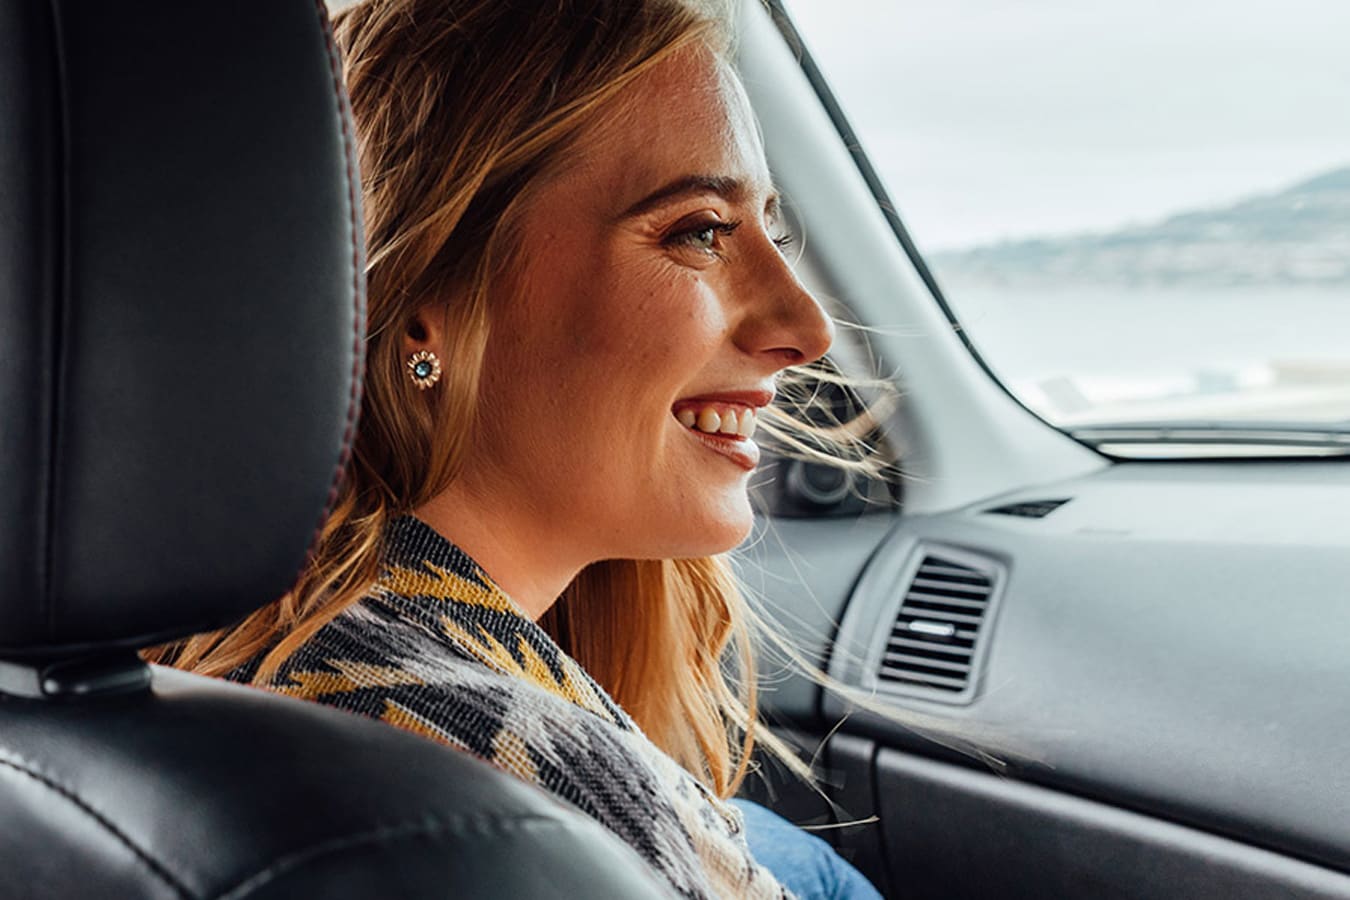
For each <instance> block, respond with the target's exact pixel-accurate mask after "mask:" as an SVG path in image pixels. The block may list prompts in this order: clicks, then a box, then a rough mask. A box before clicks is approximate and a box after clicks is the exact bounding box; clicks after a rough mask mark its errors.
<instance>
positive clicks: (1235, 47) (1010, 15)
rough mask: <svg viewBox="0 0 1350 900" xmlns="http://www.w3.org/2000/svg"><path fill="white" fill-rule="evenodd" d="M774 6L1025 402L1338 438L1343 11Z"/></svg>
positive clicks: (1154, 1)
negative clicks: (786, 16) (787, 19)
mask: <svg viewBox="0 0 1350 900" xmlns="http://www.w3.org/2000/svg"><path fill="white" fill-rule="evenodd" d="M787 8H788V11H789V13H790V15H791V16H792V18H793V21H794V23H795V24H796V26H797V28H798V29H799V30H800V32H801V34H802V37H803V41H804V43H805V45H806V47H807V49H808V50H809V51H810V52H811V53H812V55H813V57H814V58H815V60H816V62H817V64H818V65H819V66H820V68H821V69H822V71H823V72H824V74H825V76H826V78H827V79H828V80H829V83H830V86H831V88H832V89H833V91H834V92H835V94H836V96H837V98H838V100H839V101H840V104H841V106H842V107H843V109H844V111H845V114H846V115H847V116H848V117H849V120H850V122H851V124H852V125H853V127H854V128H855V130H856V131H857V132H858V135H859V137H860V139H861V141H862V144H863V146H864V147H865V149H866V151H867V153H868V156H869V158H870V160H871V162H872V164H873V166H874V167H875V168H876V169H877V171H878V173H879V174H880V176H881V178H882V180H883V181H884V182H885V184H886V187H887V190H888V192H889V194H890V196H891V199H892V200H893V201H894V203H895V205H896V207H897V209H898V210H899V212H900V215H901V217H902V218H903V220H904V221H905V224H906V226H907V228H908V230H909V231H910V233H911V235H912V236H913V237H914V239H915V242H916V244H917V245H918V247H919V249H920V251H921V252H922V254H923V255H924V258H925V259H926V260H927V262H928V264H929V265H930V267H931V268H932V269H933V271H934V274H935V275H936V277H937V280H938V282H939V284H940V286H941V287H942V289H943V292H944V294H945V296H946V298H947V300H948V302H949V303H950V305H951V307H952V309H953V311H954V313H955V315H956V317H957V319H958V320H959V322H960V324H961V327H963V328H964V329H965V330H966V331H967V333H968V334H969V336H970V337H971V340H972V343H973V344H974V345H975V347H976V349H977V350H978V351H979V352H980V354H981V356H983V357H984V359H985V360H986V362H987V363H988V364H989V366H990V368H991V369H992V370H993V371H994V373H995V374H996V375H997V376H998V377H999V378H1000V379H1002V380H1003V382H1004V383H1005V385H1007V386H1008V387H1009V389H1010V390H1012V391H1013V393H1014V394H1016V395H1017V396H1018V397H1019V398H1020V399H1022V401H1023V402H1024V403H1026V404H1027V405H1028V406H1030V407H1031V408H1032V409H1034V410H1035V411H1037V412H1038V413H1039V414H1041V415H1042V416H1044V417H1045V418H1046V419H1048V420H1049V421H1051V422H1053V423H1055V424H1057V425H1060V426H1063V427H1066V428H1068V429H1069V430H1082V429H1088V430H1090V429H1091V428H1093V427H1096V428H1098V429H1099V430H1100V429H1101V427H1102V426H1104V425H1107V424H1112V425H1119V424H1129V425H1132V426H1135V427H1138V428H1142V427H1143V424H1144V423H1160V422H1162V423H1173V424H1174V425H1175V424H1177V423H1185V424H1187V425H1189V426H1193V427H1195V428H1204V427H1212V428H1219V427H1221V426H1222V427H1223V428H1224V429H1226V430H1229V431H1233V430H1235V429H1236V430H1238V431H1248V432H1252V433H1255V432H1259V431H1261V430H1262V429H1264V430H1265V431H1266V432H1267V433H1273V432H1274V429H1273V428H1272V427H1270V426H1272V425H1274V424H1283V425H1286V426H1287V425H1290V424H1293V425H1297V426H1300V427H1302V428H1304V429H1306V430H1311V429H1317V430H1322V431H1332V430H1334V429H1336V428H1342V427H1343V428H1346V429H1350V52H1347V50H1346V47H1347V44H1346V41H1347V37H1350V3H1347V2H1345V0H1111V2H1106V0H1022V2H1018V3H1007V2H1003V0H943V2H940V3H933V2H926V0H925V2H918V0H829V2H826V0H788V2H787ZM1084 433H1086V432H1084Z"/></svg>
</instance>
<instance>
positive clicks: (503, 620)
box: [162, 0, 870, 898]
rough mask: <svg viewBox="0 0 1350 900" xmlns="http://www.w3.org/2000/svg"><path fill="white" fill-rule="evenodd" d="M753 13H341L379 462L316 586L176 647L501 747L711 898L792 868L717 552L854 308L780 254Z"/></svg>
mask: <svg viewBox="0 0 1350 900" xmlns="http://www.w3.org/2000/svg"><path fill="white" fill-rule="evenodd" d="M725 21H726V18H725V15H724V14H722V13H721V12H719V11H717V10H714V9H706V8H701V7H699V6H697V5H696V4H695V3H693V2H685V0H644V2H635V0H626V2H625V0H559V2H556V3H551V4H547V5H543V6H540V5H539V4H537V3H535V2H533V0H514V2H512V0H368V2H365V3H360V4H358V5H356V6H355V7H353V8H351V9H349V10H347V11H345V12H344V13H342V14H341V15H340V16H339V17H338V18H337V21H336V27H335V31H336V37H337V40H338V43H339V46H340V48H341V49H342V51H343V54H344V57H345V66H346V77H347V83H348V86H349V90H350V94H351V100H352V109H353V117H354V120H355V122H356V126H357V131H358V135H357V136H358V139H359V146H360V152H361V164H362V176H363V181H364V185H365V214H366V220H367V238H368V241H369V270H368V274H369V345H368V351H367V352H368V371H367V375H366V383H365V397H366V400H365V403H364V408H363V418H362V421H361V424H360V430H359V434H358V437H357V441H356V451H355V454H354V461H353V464H352V468H351V471H350V472H349V474H348V477H347V478H346V480H345V482H344V483H343V485H342V488H341V496H340V498H339V502H338V503H337V507H336V511H335V513H334V515H333V516H332V518H331V519H330V520H329V522H328V523H327V525H326V527H325V530H324V532H323V534H322V536H321V539H320V541H319V544H318V546H317V549H316V551H315V553H314V556H313V559H312V561H311V563H310V565H309V567H308V569H307V570H306V572H305V573H304V574H303V576H302V578H301V580H300V582H299V583H298V585H297V586H296V588H295V589H294V590H293V591H292V593H291V594H289V595H288V596H286V597H284V598H283V599H282V600H280V601H279V602H277V603H276V604H273V605H272V606H270V607H268V608H266V609H264V610H261V611H259V612H257V613H255V614H254V615H252V616H250V617H249V618H248V619H247V620H245V621H244V622H242V623H241V624H239V625H237V626H236V627H234V628H231V629H228V630H226V631H223V632H219V633H216V634H213V635H205V636H199V637H196V638H194V639H192V640H190V641H188V642H186V643H185V644H183V645H181V646H179V647H176V648H173V649H172V650H168V651H165V656H164V657H162V658H170V659H172V660H173V662H174V663H175V664H177V665H179V666H183V667H187V668H192V669H195V670H197V671H203V672H208V673H214V674H220V675H227V676H228V677H231V678H235V679H240V680H247V681H250V682H251V683H254V684H257V685H261V686H266V687H269V688H272V689H275V690H278V691H282V692H285V693H289V694H293V695H295V696H299V697H304V698H307V699H311V700H315V701H318V702H321V703H326V704H330V705H333V706H337V707H340V708H344V709H348V710H351V711H354V712H358V713H362V714H366V715H371V716H375V717H379V718H382V719H384V720H385V721H388V722H390V723H391V724H394V725H397V726H400V727H404V728H408V729H411V730H414V731H417V732H420V733H422V734H425V735H428V736H430V737H432V738H434V739H437V740H440V741H444V742H446V743H449V744H452V745H454V746H457V747H460V748H462V749H464V750H467V751H469V752H472V753H475V754H477V755H479V756H482V757H484V758H486V759H488V760H490V761H492V762H494V763H496V764H497V765H500V766H502V767H504V768H506V769H507V770H508V771H510V772H512V773H514V774H516V775H518V776H520V777H522V778H524V779H526V780H529V781H532V782H534V783H536V784H538V785H540V786H542V787H544V788H545V789H547V790H550V791H552V792H553V793H555V794H557V795H558V796H560V797H562V798H563V799H565V800H567V801H569V802H571V803H573V804H575V805H576V806H578V807H580V808H581V809H582V810H584V811H585V812H587V813H589V814H590V815H593V816H595V817H596V818H597V819H599V820H600V821H601V822H602V823H603V824H605V825H607V826H608V827H610V828H611V829H613V830H614V831H615V833H617V834H618V835H619V836H620V837H621V838H623V839H625V840H627V841H629V842H630V843H631V844H632V845H633V846H634V847H636V848H637V849H638V850H639V852H641V853H642V854H643V855H644V856H645V857H646V858H647V860H648V861H649V862H650V863H651V864H652V865H653V867H654V868H655V869H656V870H657V871H658V872H659V873H660V874H661V875H663V876H664V877H665V878H666V879H667V880H668V882H669V883H670V885H671V886H672V887H673V888H674V890H675V891H676V892H677V893H678V894H680V895H682V896H687V897H714V896H720V897H737V898H741V897H747V898H748V897H778V896H782V895H783V888H782V886H781V885H780V884H779V882H778V881H777V880H776V879H775V878H774V876H773V875H772V874H770V873H769V872H768V871H767V870H766V869H765V868H763V867H762V866H760V865H757V864H756V862H755V861H754V860H753V858H752V857H751V856H750V853H749V851H748V849H747V846H746V843H745V839H744V836H743V834H742V820H741V818H740V816H739V815H738V814H737V813H736V812H735V810H734V809H733V808H732V807H730V806H728V805H726V804H724V803H723V802H722V800H723V798H727V797H729V796H731V795H732V794H733V793H734V792H735V790H736V788H737V786H738V784H739V783H740V781H741V779H742V777H743V776H744V774H745V772H746V767H747V763H748V757H749V753H750V751H751V748H752V747H753V745H754V743H755V740H756V738H757V737H761V739H763V740H765V741H766V742H767V743H769V744H770V745H771V748H772V746H773V744H772V738H771V737H768V736H767V735H762V736H761V735H757V732H756V729H755V698H754V692H753V665H752V659H751V657H750V655H749V652H748V643H747V641H748V633H747V624H746V623H747V613H746V610H745V607H744V601H743V600H742V598H741V596H740V595H739V593H738V592H737V590H736V587H735V584H734V581H733V579H732V577H731V575H730V571H729V569H728V567H727V564H726V563H725V561H723V560H722V559H721V558H719V557H718V555H717V554H720V553H723V552H724V551H726V550H729V549H730V548H732V547H733V546H735V545H736V544H737V543H739V542H740V541H741V540H742V539H744V537H745V536H746V534H747V533H748V531H749V529H750V526H751V510H750V505H749V500H748V498H747V494H746V488H747V480H748V478H749V476H750V473H751V472H752V471H753V470H754V468H755V464H756V461H757V459H758V449H757V448H756V446H755V444H754V443H753V442H752V441H751V440H750V437H751V435H752V434H753V433H754V430H755V428H756V426H757V424H758V423H759V421H760V419H761V418H763V417H765V416H768V415H772V412H771V411H770V410H769V404H770V402H771V400H772V399H773V396H774V390H775V380H776V376H777V375H778V374H779V373H780V372H782V371H783V370H784V369H786V368H788V367H790V366H799V365H802V364H805V363H809V362H811V361H813V360H815V359H817V358H819V357H820V356H821V355H822V354H823V353H824V352H825V351H826V349H827V348H828V347H829V345H830V341H831V338H832V326H831V323H830V321H829V319H828V318H827V317H826V315H825V314H824V313H823V312H822V310H821V308H820V307H819V306H818V305H817V304H816V302H815V301H814V300H813V299H812V298H811V296H810V295H809V294H807V293H806V291H805V290H803V288H802V287H801V285H800V284H799V283H798V282H797V280H796V278H795V277H794V276H793V274H792V272H791V270H790V269H789V267H788V265H787V263H786V262H785V260H784V258H783V257H782V255H781V253H780V247H779V246H778V245H779V243H780V242H781V235H780V232H779V231H778V230H777V228H778V226H777V221H776V215H777V211H778V201H777V197H776V195H775V193H774V190H773V187H772V185H771V183H770V180H769V175H768V172H767V168H766V165H765V161H764V154H763V149H762V147H761V146H760V142H759V138H758V134H757V131H756V128H755V125H754V122H753V119H752V118H751V113H750V111H749V106H748V104H747V102H746V99H745V96H744V93H743V91H742V89H741V87H740V85H739V83H738V81H737V80H736V77H735V75H734V74H733V72H732V70H731V68H730V66H729V64H728V62H727V59H726V54H727V49H728V46H727V45H728V37H727V35H728V31H727V29H726V26H725V24H724V23H725ZM729 644H730V645H734V647H735V649H736V650H737V652H738V654H739V656H738V658H739V661H740V671H741V672H742V673H743V674H744V675H745V676H746V677H745V679H744V682H743V684H741V685H740V686H738V685H737V684H734V683H733V682H732V681H731V680H730V679H729V678H728V676H727V675H726V673H725V672H724V670H723V667H722V665H721V660H722V658H723V657H724V655H725V651H726V650H727V648H728V645H729ZM834 864H835V863H833V862H832V863H831V865H834ZM846 874H847V873H846ZM848 877H853V876H852V874H848ZM868 890H870V888H868Z"/></svg>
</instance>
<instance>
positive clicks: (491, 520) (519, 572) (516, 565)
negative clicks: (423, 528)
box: [413, 483, 586, 620]
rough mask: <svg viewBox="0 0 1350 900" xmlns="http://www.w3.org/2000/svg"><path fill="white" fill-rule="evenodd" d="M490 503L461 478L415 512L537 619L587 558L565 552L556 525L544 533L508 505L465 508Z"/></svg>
mask: <svg viewBox="0 0 1350 900" xmlns="http://www.w3.org/2000/svg"><path fill="white" fill-rule="evenodd" d="M487 508H490V507H489V506H487V505H485V504H484V502H483V501H482V499H481V498H479V497H477V496H476V495H474V494H473V492H472V491H471V490H470V489H469V488H467V487H466V486H464V485H462V484H460V483H456V484H453V485H451V486H450V487H449V488H448V489H447V490H445V491H444V492H443V493H441V494H439V495H437V496H436V497H434V498H433V499H431V500H430V501H428V502H427V503H426V504H424V505H422V506H420V507H418V508H417V509H415V510H413V515H415V516H417V518H419V519H421V520H422V521H423V522H425V523H426V524H427V525H430V526H431V527H432V528H433V529H435V530H436V531H437V532H438V533H439V534H440V535H441V536H442V537H444V538H445V539H446V540H448V541H450V543H452V544H454V545H455V546H457V547H459V549H461V550H463V551H464V552H465V553H466V554H468V555H469V557H470V558H471V559H472V560H473V561H474V562H476V563H477V564H478V565H479V567H481V568H482V570H483V571H484V572H486V573H487V575H488V577H490V578H491V579H492V580H493V581H494V582H495V583H496V584H497V586H498V587H499V588H501V589H502V591H504V592H505V593H506V595H507V596H508V597H510V598H511V600H513V601H514V602H515V604H516V605H517V606H519V607H520V609H521V611H522V612H523V613H525V615H526V616H528V617H529V618H530V619H533V620H538V619H539V617H540V616H542V615H543V614H544V613H546V612H548V610H549V607H551V606H552V605H553V604H554V603H555V602H557V599H558V596H559V595H560V594H562V592H563V589H564V588H566V587H567V585H568V584H570V583H571V582H572V579H574V578H576V576H577V573H578V572H580V571H581V570H582V569H583V568H584V567H585V565H586V563H585V562H584V561H582V562H578V561H576V560H572V559H570V558H568V557H567V555H566V554H564V553H563V552H561V550H560V548H559V547H558V546H557V533H556V529H549V530H548V531H549V532H550V533H548V534H545V533H541V532H540V529H538V528H531V527H530V524H531V523H529V522H523V521H518V520H517V519H515V518H512V517H510V516H508V515H507V514H506V513H505V511H498V512H494V513H493V514H492V515H491V516H484V515H473V514H468V515H466V514H465V511H466V510H475V511H476V510H482V509H487Z"/></svg>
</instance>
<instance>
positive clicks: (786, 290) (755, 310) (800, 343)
mask: <svg viewBox="0 0 1350 900" xmlns="http://www.w3.org/2000/svg"><path fill="white" fill-rule="evenodd" d="M766 243H767V242H766ZM746 276H747V277H746V278H745V280H744V282H743V283H742V285H740V288H741V290H740V291H738V293H740V294H741V296H742V297H744V298H745V307H744V310H743V316H742V317H741V319H740V321H739V323H738V325H737V328H736V332H735V334H734V338H733V339H734V341H735V343H736V345H737V346H738V347H739V348H740V349H741V350H743V351H744V352H746V353H748V354H750V355H751V356H754V357H756V358H757V359H761V360H763V361H765V362H766V363H770V364H772V371H775V372H776V371H778V370H779V369H784V368H787V367H788V366H799V365H802V364H803V363H809V362H813V361H814V360H817V359H820V358H821V357H822V356H824V355H825V353H826V352H827V351H828V350H829V349H830V345H831V344H833V343H834V321H833V320H832V319H831V318H830V317H829V315H828V314H827V313H826V312H825V309H824V308H823V307H822V306H821V305H820V303H819V302H817V301H816V298H815V297H813V296H811V292H810V291H808V290H807V289H806V288H805V287H804V286H803V285H802V283H801V281H800V280H798V278H797V275H796V273H795V272H793V271H792V267H791V266H789V265H788V262H787V260H786V259H784V258H783V255H782V254H781V253H779V252H778V248H777V247H774V246H773V245H772V244H770V245H769V248H768V252H767V253H766V254H765V255H764V261H763V264H762V265H761V266H757V267H753V269H752V270H751V271H747V272H746Z"/></svg>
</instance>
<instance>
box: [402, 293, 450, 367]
mask: <svg viewBox="0 0 1350 900" xmlns="http://www.w3.org/2000/svg"><path fill="white" fill-rule="evenodd" d="M444 339H445V304H444V303H428V304H426V305H425V306H423V307H421V308H419V309H418V310H417V312H415V313H414V314H413V317H412V318H411V319H409V320H408V327H407V330H406V331H404V333H403V355H404V356H405V357H407V356H412V355H413V354H414V353H416V352H418V351H419V350H430V351H431V352H432V353H434V354H436V355H437V356H438V357H440V358H441V359H444V358H445V340H444Z"/></svg>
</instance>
